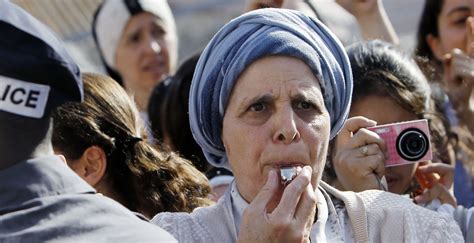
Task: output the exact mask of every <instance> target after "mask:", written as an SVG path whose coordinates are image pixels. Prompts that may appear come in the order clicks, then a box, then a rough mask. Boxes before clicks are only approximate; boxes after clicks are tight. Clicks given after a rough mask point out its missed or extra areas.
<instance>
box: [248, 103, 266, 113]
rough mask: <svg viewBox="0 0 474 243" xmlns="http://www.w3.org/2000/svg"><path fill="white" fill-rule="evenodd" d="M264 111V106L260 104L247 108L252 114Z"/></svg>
mask: <svg viewBox="0 0 474 243" xmlns="http://www.w3.org/2000/svg"><path fill="white" fill-rule="evenodd" d="M264 109H265V105H264V104H262V103H257V104H253V105H251V106H250V108H249V110H250V111H254V112H259V111H263V110H264Z"/></svg>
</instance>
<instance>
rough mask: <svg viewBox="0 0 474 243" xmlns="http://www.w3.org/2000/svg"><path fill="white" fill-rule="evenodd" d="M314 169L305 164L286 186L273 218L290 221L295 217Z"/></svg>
mask: <svg viewBox="0 0 474 243" xmlns="http://www.w3.org/2000/svg"><path fill="white" fill-rule="evenodd" d="M311 173H312V169H311V167H310V166H305V167H303V169H302V170H301V172H300V174H298V175H297V176H296V177H295V179H293V181H292V182H291V183H290V184H288V186H286V188H285V190H284V192H283V195H282V197H281V199H280V203H279V204H278V206H277V207H276V208H275V210H273V212H272V214H271V216H270V217H271V218H272V220H273V219H275V220H278V221H281V222H288V221H290V220H292V219H293V217H294V214H295V212H296V207H297V205H298V202H299V201H300V198H301V195H302V194H303V192H304V191H305V190H306V187H307V186H308V185H309V184H310V183H311Z"/></svg>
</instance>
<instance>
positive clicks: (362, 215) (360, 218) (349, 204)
mask: <svg viewBox="0 0 474 243" xmlns="http://www.w3.org/2000/svg"><path fill="white" fill-rule="evenodd" d="M319 185H320V186H321V187H322V188H323V189H324V190H326V192H328V193H329V194H331V195H333V196H335V197H337V198H339V199H341V200H342V201H343V202H344V205H345V206H346V210H347V213H348V214H349V219H350V221H351V224H352V227H353V229H354V235H355V239H356V242H369V229H368V223H367V212H366V206H365V204H364V201H363V200H362V198H361V197H360V196H359V195H357V194H356V193H354V192H349V191H347V192H342V191H339V190H337V189H336V188H334V187H332V186H330V185H328V184H327V183H325V182H324V181H320V182H319Z"/></svg>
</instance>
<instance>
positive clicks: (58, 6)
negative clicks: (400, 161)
mask: <svg viewBox="0 0 474 243" xmlns="http://www.w3.org/2000/svg"><path fill="white" fill-rule="evenodd" d="M295 1H296V0H295ZM318 1H321V2H324V1H333V0H316V1H315V2H316V3H317V2H318ZM12 2H15V3H17V4H18V5H20V6H21V7H23V8H24V9H25V10H26V11H28V12H30V13H31V14H32V15H33V16H35V17H37V18H38V19H39V20H41V21H42V22H43V23H45V24H47V25H48V26H50V27H51V28H52V29H53V30H54V31H55V32H56V33H58V34H59V35H60V37H61V38H62V39H63V40H64V42H65V43H66V46H67V48H68V49H69V51H70V53H71V55H72V56H73V57H74V58H75V59H76V61H77V62H78V63H79V65H80V67H81V69H82V71H89V72H101V73H102V72H104V71H103V70H104V69H103V67H102V64H101V62H100V59H99V56H98V53H97V50H96V48H95V44H94V41H93V40H92V35H91V23H92V18H93V14H94V11H95V9H96V8H97V6H98V5H99V4H100V3H101V0H12ZM168 2H169V4H170V7H171V9H172V11H173V14H174V16H175V21H176V24H177V28H178V36H179V38H180V46H179V58H180V59H183V58H185V57H186V56H188V55H191V54H193V53H194V52H195V51H197V50H199V49H202V48H203V47H204V46H205V44H206V43H207V42H208V41H209V40H210V39H211V38H212V36H213V34H214V33H215V32H216V31H217V30H218V29H219V28H220V27H221V26H222V25H224V24H225V23H226V22H228V21H229V20H231V19H232V18H234V17H236V16H238V15H239V14H241V13H242V12H243V9H244V4H245V0H168ZM423 2H424V0H384V1H383V4H384V6H385V9H386V11H387V13H388V15H389V18H390V20H391V21H392V23H393V25H394V27H395V30H396V32H397V34H398V36H399V38H400V45H401V46H402V48H404V49H407V50H411V49H412V48H413V45H414V43H415V32H416V29H417V27H418V19H419V16H420V14H421V10H422V9H421V8H422V4H423ZM325 14H327V15H330V14H331V13H325Z"/></svg>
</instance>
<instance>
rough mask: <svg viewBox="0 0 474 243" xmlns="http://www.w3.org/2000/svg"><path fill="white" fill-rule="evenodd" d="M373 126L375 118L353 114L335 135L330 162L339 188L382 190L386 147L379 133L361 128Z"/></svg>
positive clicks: (348, 189) (358, 190)
mask: <svg viewBox="0 0 474 243" xmlns="http://www.w3.org/2000/svg"><path fill="white" fill-rule="evenodd" d="M375 125H376V122H375V121H372V120H369V119H367V118H365V117H361V116H358V117H352V118H349V119H348V120H347V121H346V124H345V125H344V127H343V128H342V130H341V132H340V133H339V135H338V136H337V138H336V141H335V142H336V144H335V147H334V151H333V153H332V163H333V166H334V169H335V171H336V175H337V179H338V180H339V182H340V183H341V185H342V187H343V188H341V189H343V190H347V191H355V192H360V191H364V190H368V189H382V188H381V185H380V178H382V177H383V176H384V174H385V153H386V151H387V147H386V145H385V142H384V141H383V140H382V139H381V138H380V136H379V135H378V134H376V133H374V132H372V131H369V130H367V129H364V128H365V127H369V126H375ZM353 133H355V134H353Z"/></svg>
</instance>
